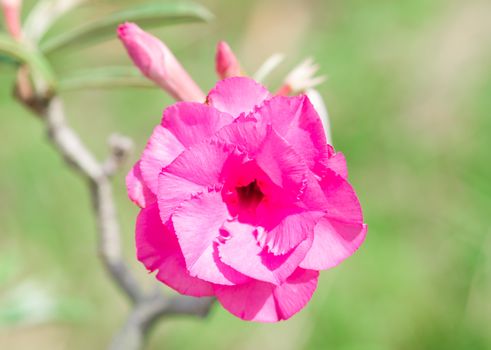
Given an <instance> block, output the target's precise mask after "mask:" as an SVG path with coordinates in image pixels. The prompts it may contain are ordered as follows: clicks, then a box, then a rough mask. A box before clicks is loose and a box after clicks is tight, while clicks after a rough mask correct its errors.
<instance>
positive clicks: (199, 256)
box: [172, 191, 249, 285]
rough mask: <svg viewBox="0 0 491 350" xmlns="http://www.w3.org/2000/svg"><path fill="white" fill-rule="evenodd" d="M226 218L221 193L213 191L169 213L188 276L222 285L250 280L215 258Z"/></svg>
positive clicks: (184, 203) (225, 208) (196, 197)
mask: <svg viewBox="0 0 491 350" xmlns="http://www.w3.org/2000/svg"><path fill="white" fill-rule="evenodd" d="M228 218H229V214H228V210H227V207H226V205H225V203H223V201H222V198H221V194H220V193H218V192H215V191H211V192H205V193H201V194H199V195H197V196H195V197H194V198H192V199H190V200H187V201H185V202H183V203H182V204H181V205H180V206H179V208H177V209H176V211H175V212H174V214H173V215H172V222H173V224H174V228H175V231H176V235H177V239H178V240H179V245H180V246H181V249H182V253H183V255H184V260H185V262H186V267H187V269H188V271H189V272H190V274H191V276H196V277H198V278H201V279H204V280H206V281H209V282H212V283H218V284H224V285H234V284H238V283H244V282H246V281H247V280H249V278H247V277H246V276H244V275H242V274H241V273H239V272H237V271H236V270H234V269H232V268H230V267H228V266H227V265H225V264H223V263H222V262H221V261H220V259H219V258H218V251H217V244H218V238H219V234H220V233H219V232H220V229H221V227H222V225H223V223H224V222H225V221H226V220H227V219H228Z"/></svg>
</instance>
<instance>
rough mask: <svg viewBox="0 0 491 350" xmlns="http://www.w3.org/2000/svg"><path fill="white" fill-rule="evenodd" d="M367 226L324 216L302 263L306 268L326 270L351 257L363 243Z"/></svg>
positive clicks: (316, 228)
mask: <svg viewBox="0 0 491 350" xmlns="http://www.w3.org/2000/svg"><path fill="white" fill-rule="evenodd" d="M366 233H367V226H366V225H365V224H363V223H354V222H343V221H340V220H337V219H333V218H329V217H327V216H326V217H324V218H322V219H321V220H320V221H319V223H318V224H317V226H316V227H315V230H314V241H313V243H312V247H311V248H310V250H309V252H308V253H307V255H306V257H305V259H304V260H303V261H302V263H301V264H300V266H301V267H303V268H305V269H313V270H325V269H329V268H331V267H334V266H336V265H338V264H339V263H341V262H342V261H343V260H345V259H346V258H348V257H350V256H351V255H352V254H353V253H354V252H355V251H356V250H357V249H358V248H359V247H360V246H361V244H362V243H363V241H364V240H365V236H366Z"/></svg>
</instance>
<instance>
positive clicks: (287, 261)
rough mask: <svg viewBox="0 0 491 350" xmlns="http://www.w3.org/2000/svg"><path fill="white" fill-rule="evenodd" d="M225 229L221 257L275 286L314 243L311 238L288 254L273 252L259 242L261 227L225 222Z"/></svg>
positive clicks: (289, 273) (236, 268)
mask: <svg viewBox="0 0 491 350" xmlns="http://www.w3.org/2000/svg"><path fill="white" fill-rule="evenodd" d="M222 230H223V231H225V232H226V234H227V237H226V239H224V241H223V243H222V244H219V246H218V251H219V253H220V259H221V260H222V261H223V262H224V263H225V264H227V265H229V266H231V267H232V268H234V269H235V270H237V271H239V272H241V273H243V274H244V275H246V276H249V277H252V278H255V279H258V280H261V281H265V282H270V283H272V284H276V285H280V284H282V283H283V282H284V281H285V280H286V279H287V278H288V277H289V276H290V275H291V274H292V273H293V271H295V269H296V268H297V267H298V265H299V263H300V262H301V261H302V260H303V259H304V257H305V255H306V254H307V251H308V250H309V249H310V247H311V245H312V239H308V240H305V241H304V242H302V243H300V244H299V245H298V246H296V247H295V248H293V249H292V250H290V252H288V253H287V254H284V255H274V254H271V253H269V252H268V250H267V249H266V248H263V247H261V246H260V245H259V244H258V242H257V235H258V232H257V230H258V229H256V228H255V227H253V226H251V225H248V224H244V223H241V222H238V221H232V222H226V223H225V224H224V225H223V227H222Z"/></svg>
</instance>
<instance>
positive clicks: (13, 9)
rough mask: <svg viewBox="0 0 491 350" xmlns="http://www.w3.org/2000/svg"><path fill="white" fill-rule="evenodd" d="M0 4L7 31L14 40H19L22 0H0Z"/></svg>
mask: <svg viewBox="0 0 491 350" xmlns="http://www.w3.org/2000/svg"><path fill="white" fill-rule="evenodd" d="M0 4H1V5H2V11H3V16H4V18H5V26H6V27H7V30H8V32H9V33H10V35H11V36H12V37H13V38H15V39H16V40H20V38H21V36H22V30H21V24H20V11H21V6H22V0H0Z"/></svg>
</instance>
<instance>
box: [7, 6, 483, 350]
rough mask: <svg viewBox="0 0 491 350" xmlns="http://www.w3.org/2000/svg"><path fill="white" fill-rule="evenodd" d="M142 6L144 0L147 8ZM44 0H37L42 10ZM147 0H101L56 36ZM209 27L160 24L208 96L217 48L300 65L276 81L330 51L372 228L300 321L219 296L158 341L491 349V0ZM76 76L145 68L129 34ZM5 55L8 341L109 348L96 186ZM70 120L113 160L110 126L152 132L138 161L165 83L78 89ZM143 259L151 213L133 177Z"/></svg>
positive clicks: (111, 317)
mask: <svg viewBox="0 0 491 350" xmlns="http://www.w3.org/2000/svg"><path fill="white" fill-rule="evenodd" d="M134 2H136V1H134ZM33 3H34V1H25V11H24V12H27V11H28V9H29V8H30V7H31V6H32V5H33ZM130 3H132V2H131V1H115V0H113V1H93V2H91V3H89V4H88V5H86V6H84V7H82V8H81V9H79V10H77V11H76V12H74V13H71V14H70V15H68V16H67V17H66V18H64V19H63V20H61V21H60V22H59V23H58V24H57V25H56V26H55V28H54V29H53V31H52V32H51V34H53V33H57V32H58V33H59V32H61V31H63V30H64V29H66V28H68V27H70V26H73V25H74V24H76V23H83V22H84V21H86V20H87V19H90V18H94V17H98V16H101V15H102V14H103V13H105V12H109V11H112V10H113V9H115V8H119V7H121V6H123V5H125V4H130ZM202 3H203V4H204V5H205V6H206V7H207V8H208V9H210V10H211V11H212V12H213V13H214V14H215V16H216V18H215V20H214V21H212V22H211V23H209V24H192V25H178V26H174V27H168V28H161V29H159V30H155V31H152V32H153V33H155V34H157V35H158V36H159V37H161V38H163V39H164V40H165V42H166V43H167V44H168V46H169V47H170V48H171V49H172V50H173V51H174V52H175V54H176V56H178V57H179V58H180V59H181V60H182V62H183V64H184V66H185V67H186V68H187V69H188V70H189V72H190V73H191V75H192V76H193V77H194V78H195V80H196V81H197V82H198V83H199V84H200V85H201V86H202V88H203V89H204V90H208V89H210V88H211V87H212V86H213V85H214V83H215V81H216V77H215V75H214V61H213V58H214V50H215V45H216V42H217V41H218V40H220V39H224V40H227V41H228V42H229V43H230V44H231V46H232V48H233V49H234V50H235V51H236V53H237V55H238V56H239V57H240V59H241V61H242V63H243V66H244V67H245V68H246V70H247V71H248V72H251V73H252V72H254V71H255V69H256V68H257V67H258V66H259V65H260V63H261V62H262V61H263V60H265V59H266V58H267V57H268V56H269V55H271V54H273V53H275V52H283V53H285V54H286V55H287V60H286V61H285V62H284V64H282V65H281V66H280V68H279V69H278V70H277V71H276V72H275V74H274V76H273V77H272V78H271V79H270V80H269V81H267V84H268V85H269V87H270V88H271V89H273V90H274V89H276V88H277V87H278V84H279V82H280V81H281V78H282V77H283V76H284V75H285V74H286V73H287V72H288V71H289V69H291V68H292V67H293V66H294V65H295V64H296V63H298V62H299V61H300V60H302V59H303V58H305V57H307V56H312V57H313V58H315V60H316V61H317V62H319V63H320V65H321V67H322V68H321V71H322V72H321V73H323V74H326V75H327V76H328V80H327V82H325V83H324V84H323V85H321V86H320V87H319V90H320V91H321V93H322V95H323V96H324V98H325V100H326V102H327V105H328V109H329V111H330V115H331V121H332V131H333V138H334V144H335V147H336V148H337V149H338V150H341V151H343V152H344V153H345V155H346V157H347V159H348V164H349V169H350V180H351V182H352V184H353V185H354V187H355V189H356V190H357V193H358V195H359V198H360V200H361V202H362V206H363V208H364V213H365V216H366V222H367V223H368V225H369V231H368V236H367V240H366V242H365V244H364V245H363V246H362V248H361V249H360V250H359V251H358V252H357V253H356V254H355V255H354V256H353V257H351V258H350V259H348V260H347V261H346V262H345V263H343V264H341V265H340V266H339V267H336V268H334V269H332V270H330V271H325V272H323V273H322V276H321V279H320V283H319V287H318V290H317V292H316V293H315V294H314V297H313V298H312V301H311V302H310V304H309V305H308V306H307V307H306V308H305V309H304V310H303V311H302V312H300V313H299V314H297V315H296V316H295V317H293V318H292V319H291V320H289V321H287V322H282V323H278V324H253V323H247V322H243V321H240V320H238V319H236V318H234V317H233V316H231V315H230V314H228V313H227V312H226V311H224V310H223V309H222V308H221V307H219V306H218V305H216V306H215V307H214V308H213V310H212V312H211V314H210V316H209V317H208V318H207V319H206V320H197V319H194V318H187V317H180V318H179V317H176V318H171V319H167V320H165V321H163V322H160V323H159V324H158V325H157V327H156V328H155V329H154V331H153V332H152V334H151V337H150V339H149V349H176V350H177V349H193V348H197V349H198V348H199V349H223V350H225V349H227V350H228V349H241V350H242V349H258V348H264V349H282V350H288V349H313V350H317V349H342V350H358V349H360V350H362V349H363V350H372V349H373V350H385V349H403V350H404V349H408V350H409V349H490V348H491V332H490V329H491V222H490V218H491V152H490V151H491V2H490V1H489V0H468V1H459V0H412V1H402V0H401V1H394V0H372V1H364V0H327V1H324V0H248V1H226V0H206V1H202ZM53 62H54V66H55V69H56V72H57V73H58V74H59V75H60V76H63V75H64V74H66V73H67V72H71V71H73V70H75V69H78V68H87V67H89V68H90V67H94V66H102V65H104V64H107V63H111V64H115V63H117V64H129V63H130V62H129V59H128V58H127V55H126V52H125V51H124V49H123V47H122V46H121V45H120V43H119V42H118V41H117V40H112V41H110V42H106V43H104V44H100V45H97V46H92V47H90V48H87V49H83V50H77V51H70V52H60V53H59V54H57V55H56V56H55V57H53ZM14 76H15V72H14V71H13V69H12V68H11V67H9V66H6V65H0V140H1V147H0V169H1V170H0V348H1V349H33V348H36V349H101V348H104V347H105V346H106V344H107V343H108V342H109V340H110V338H111V336H112V334H113V332H114V331H115V330H116V329H118V328H119V326H120V325H121V323H122V321H123V319H124V316H125V315H126V314H127V312H128V304H127V302H126V300H125V299H124V297H123V296H122V295H121V294H120V293H119V291H118V290H117V289H116V288H115V286H114V285H113V284H112V283H111V281H109V280H108V279H107V278H106V275H105V272H104V270H103V268H102V266H101V265H100V263H99V261H98V259H97V257H96V255H95V253H94V252H95V249H96V244H97V242H96V238H97V236H96V232H95V224H94V219H93V217H92V215H91V210H90V203H89V196H88V193H87V192H86V187H85V184H84V183H83V182H82V181H81V180H80V179H79V178H78V177H76V176H75V175H74V174H73V173H72V172H71V171H70V170H69V169H67V168H66V166H65V165H64V163H63V162H62V161H61V159H60V158H59V156H58V154H56V153H55V152H54V151H53V149H52V148H51V147H50V146H49V145H48V144H47V142H46V137H45V135H44V130H43V128H42V125H41V123H40V122H39V121H38V120H36V118H35V117H33V116H32V115H31V114H30V113H29V112H28V111H27V110H26V109H24V108H23V107H21V106H20V105H19V104H17V103H16V102H15V101H14V100H13V99H12V97H11V89H12V84H13V80H14ZM63 97H64V98H65V100H66V107H67V112H68V115H69V120H70V122H71V123H72V124H73V126H74V127H75V128H76V129H77V130H79V131H80V133H81V134H82V136H83V138H84V140H86V141H87V143H89V145H90V147H91V149H93V150H94V151H95V152H96V153H97V154H98V155H99V156H100V157H102V156H103V155H104V154H105V152H106V148H107V147H106V141H105V140H106V139H107V136H108V135H109V134H110V133H112V132H113V131H118V132H121V133H123V134H126V135H129V136H131V137H132V138H133V139H134V140H135V144H136V151H135V154H134V155H133V156H132V159H131V162H129V163H128V164H127V166H126V168H125V172H126V171H127V169H129V167H130V165H131V164H130V163H132V162H133V161H134V160H136V159H137V157H138V153H139V152H140V151H141V150H142V148H143V147H144V145H145V141H146V139H147V137H148V136H149V135H150V133H151V130H152V129H153V126H154V125H155V124H157V123H158V122H159V120H160V115H161V112H162V110H163V108H164V107H165V106H167V105H168V104H170V103H171V102H172V101H171V99H170V98H168V97H167V96H165V94H164V93H163V92H161V91H159V90H157V89H155V90H149V89H129V88H128V89H117V90H111V91H108V90H92V91H76V92H75V91H74V92H67V93H65V94H63ZM115 190H116V196H117V199H118V209H119V216H120V218H121V221H122V228H123V233H124V239H125V253H126V255H127V257H128V260H129V261H130V262H131V264H132V267H133V268H134V269H135V270H137V271H138V272H139V277H140V280H141V282H142V283H144V284H148V285H151V284H152V283H153V277H152V276H149V275H147V274H146V272H145V271H144V268H143V267H142V266H140V264H139V263H138V262H137V261H136V259H135V258H134V255H135V253H134V245H133V228H134V220H135V217H136V214H137V209H136V207H135V206H134V205H132V204H131V203H130V201H129V200H128V199H127V198H126V193H125V186H124V174H121V175H119V176H118V177H117V178H116V179H115Z"/></svg>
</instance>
